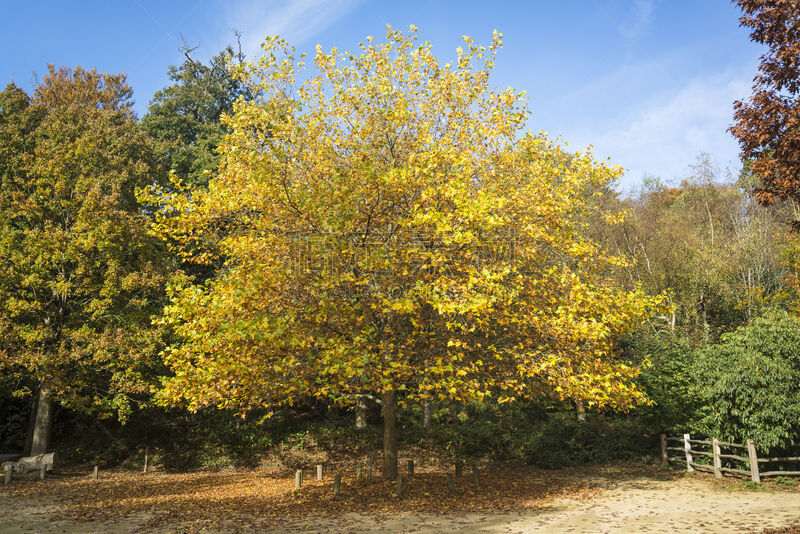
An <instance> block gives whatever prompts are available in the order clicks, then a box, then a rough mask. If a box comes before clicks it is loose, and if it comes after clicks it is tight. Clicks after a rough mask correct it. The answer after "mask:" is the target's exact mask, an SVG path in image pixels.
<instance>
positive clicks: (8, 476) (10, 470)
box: [4, 464, 14, 486]
mask: <svg viewBox="0 0 800 534" xmlns="http://www.w3.org/2000/svg"><path fill="white" fill-rule="evenodd" d="M5 469H6V478H5V482H4V484H5V485H6V486H8V485H9V484H11V477H12V476H13V473H14V466H13V465H10V464H9V465H6V467H5Z"/></svg>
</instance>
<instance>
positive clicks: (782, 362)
mask: <svg viewBox="0 0 800 534" xmlns="http://www.w3.org/2000/svg"><path fill="white" fill-rule="evenodd" d="M695 357H696V361H695V365H694V367H693V373H694V375H695V377H696V380H697V383H696V386H695V388H696V391H697V392H698V393H699V395H700V398H701V402H702V408H701V412H702V417H701V419H700V421H699V422H698V427H699V430H700V431H701V432H703V433H705V434H706V435H709V436H717V437H719V438H720V439H723V440H726V441H735V442H738V443H743V442H744V441H745V440H747V439H752V440H753V441H754V442H755V444H756V446H757V447H758V448H759V450H769V449H771V448H776V447H785V446H788V445H790V444H792V443H798V441H800V323H798V320H797V318H796V317H794V316H792V315H790V314H788V313H786V312H783V311H770V312H768V313H766V314H765V315H764V316H763V317H759V318H757V319H755V320H754V321H752V322H751V323H750V324H749V325H747V326H744V327H740V328H738V329H737V330H736V331H735V332H733V333H730V334H726V335H723V336H722V338H721V341H720V343H718V344H714V345H710V346H708V347H706V348H704V349H701V350H699V351H698V352H697V353H696V356H695Z"/></svg>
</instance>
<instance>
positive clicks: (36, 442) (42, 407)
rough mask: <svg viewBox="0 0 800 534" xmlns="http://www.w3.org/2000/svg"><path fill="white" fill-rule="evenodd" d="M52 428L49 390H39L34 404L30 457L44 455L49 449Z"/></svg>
mask: <svg viewBox="0 0 800 534" xmlns="http://www.w3.org/2000/svg"><path fill="white" fill-rule="evenodd" d="M52 426H53V399H52V397H51V393H50V388H48V387H47V386H41V387H40V388H39V400H38V402H37V403H36V422H35V423H34V425H33V439H32V440H31V450H30V453H29V454H30V455H31V456H36V455H37V454H44V453H46V452H47V450H48V448H49V447H50V429H51V428H52Z"/></svg>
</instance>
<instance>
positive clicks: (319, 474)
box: [317, 464, 322, 480]
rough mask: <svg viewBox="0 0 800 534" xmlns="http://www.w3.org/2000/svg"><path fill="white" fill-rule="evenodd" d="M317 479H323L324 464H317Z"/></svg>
mask: <svg viewBox="0 0 800 534" xmlns="http://www.w3.org/2000/svg"><path fill="white" fill-rule="evenodd" d="M317 480H322V464H317Z"/></svg>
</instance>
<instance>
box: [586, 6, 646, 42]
mask: <svg viewBox="0 0 800 534" xmlns="http://www.w3.org/2000/svg"><path fill="white" fill-rule="evenodd" d="M595 6H597V8H598V9H599V10H600V11H601V12H602V13H603V14H604V15H605V16H606V18H607V19H608V20H609V21H610V22H611V23H612V24H613V25H614V27H616V29H617V31H618V32H619V34H620V35H622V37H624V38H625V39H628V40H633V39H635V38H637V37H638V36H639V35H640V34H641V33H642V32H643V31H644V30H645V29H646V28H647V27H648V26H649V25H650V23H651V22H652V19H653V0H634V2H633V3H632V4H630V3H628V2H625V3H624V7H623V8H622V9H613V7H610V6H608V5H606V3H605V2H602V3H601V1H595Z"/></svg>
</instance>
